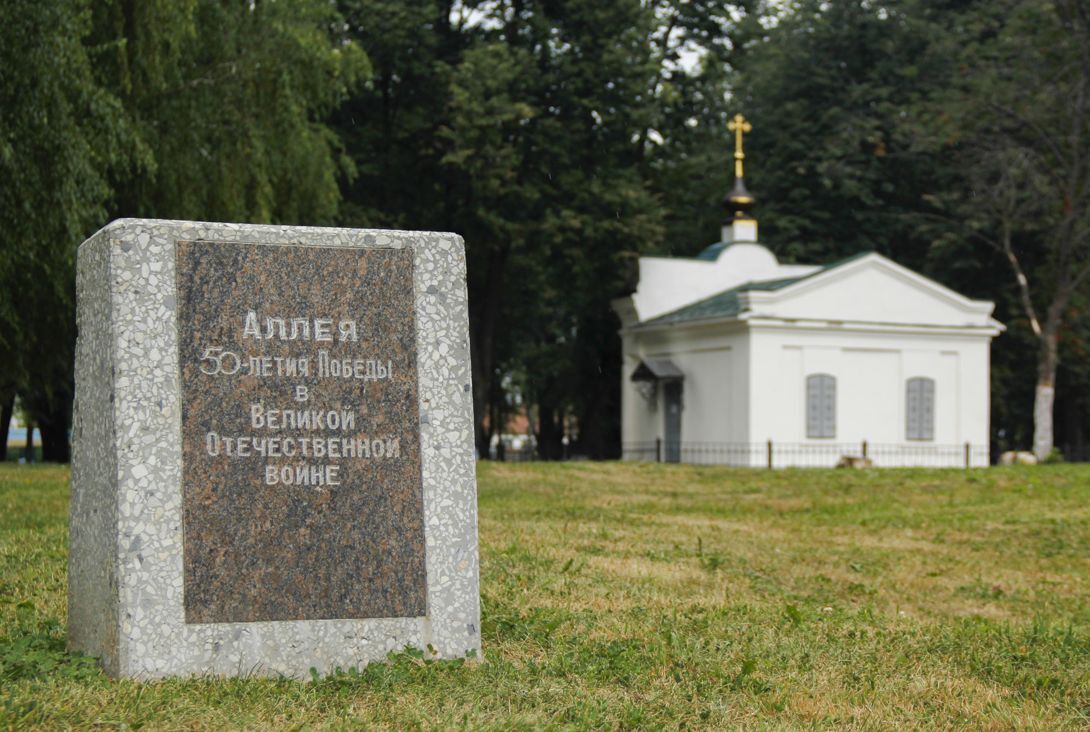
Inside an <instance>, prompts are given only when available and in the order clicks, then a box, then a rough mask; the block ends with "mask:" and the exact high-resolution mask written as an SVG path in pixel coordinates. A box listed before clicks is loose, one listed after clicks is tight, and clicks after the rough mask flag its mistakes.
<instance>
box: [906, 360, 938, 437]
mask: <svg viewBox="0 0 1090 732" xmlns="http://www.w3.org/2000/svg"><path fill="white" fill-rule="evenodd" d="M905 437H906V438H908V439H909V440H933V439H935V380H934V379H929V378H927V377H926V376H914V377H913V378H911V379H909V380H908V382H907V383H906V384H905Z"/></svg>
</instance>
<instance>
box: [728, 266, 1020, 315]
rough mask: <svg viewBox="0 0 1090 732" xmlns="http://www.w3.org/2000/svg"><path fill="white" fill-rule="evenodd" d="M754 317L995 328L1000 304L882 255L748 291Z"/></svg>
mask: <svg viewBox="0 0 1090 732" xmlns="http://www.w3.org/2000/svg"><path fill="white" fill-rule="evenodd" d="M742 299H743V310H744V311H745V312H746V313H747V315H748V317H749V318H755V317H772V318H778V319H790V320H799V321H827V322H828V321H832V322H867V323H882V324H896V325H927V326H947V327H985V328H995V327H997V326H999V324H998V323H997V322H996V321H994V320H992V318H991V317H990V316H991V312H992V309H993V307H994V305H993V304H992V303H990V302H985V301H979V300H970V299H969V298H966V297H964V296H963V295H960V294H958V293H956V292H954V291H953V290H950V289H949V288H947V287H944V286H942V285H940V284H939V283H937V282H935V281H934V280H930V279H928V278H926V277H924V276H922V275H920V274H917V273H916V272H913V271H912V270H909V269H907V268H905V267H902V266H901V265H899V264H897V263H895V262H893V261H891V260H889V259H886V258H885V257H883V256H881V255H879V254H873V253H871V254H866V255H862V256H860V257H857V258H853V259H852V260H848V261H846V262H845V263H842V264H840V265H838V266H833V267H828V268H826V269H824V270H822V271H821V272H819V273H817V274H815V275H812V276H810V277H805V278H801V279H799V280H796V281H795V282H792V283H790V284H789V285H787V286H786V287H782V288H779V289H776V290H764V291H753V292H747V293H745V294H744V295H743V298H742ZM1000 327H1001V326H1000Z"/></svg>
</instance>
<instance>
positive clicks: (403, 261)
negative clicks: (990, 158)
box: [176, 241, 426, 623]
mask: <svg viewBox="0 0 1090 732" xmlns="http://www.w3.org/2000/svg"><path fill="white" fill-rule="evenodd" d="M176 257H177V261H176V278H177V291H178V300H177V304H178V354H179V355H178V359H179V365H180V368H181V385H182V484H183V501H184V513H183V522H184V527H183V528H184V531H183V534H184V537H185V547H184V561H185V588H184V596H185V612H186V621H187V622H191V623H222V622H244V621H260V620H308V619H309V620H318V619H324V618H385V617H391V618H392V617H414V616H423V615H425V614H426V595H425V569H424V523H423V521H424V509H423V497H422V493H421V482H420V450H419V443H420V435H419V431H420V430H419V414H418V409H417V376H416V341H415V338H416V332H415V327H414V317H413V304H414V297H413V278H412V266H413V262H412V252H411V251H409V250H406V249H355V250H350V251H345V250H343V249H337V248H332V247H315V246H277V245H270V244H250V243H218V242H202V241H182V242H178V243H177V246H176Z"/></svg>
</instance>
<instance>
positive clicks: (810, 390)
mask: <svg viewBox="0 0 1090 732" xmlns="http://www.w3.org/2000/svg"><path fill="white" fill-rule="evenodd" d="M806 436H807V437H836V378H835V377H833V376H830V375H829V374H810V375H809V376H807V377H806Z"/></svg>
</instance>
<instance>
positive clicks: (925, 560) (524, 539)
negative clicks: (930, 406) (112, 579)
mask: <svg viewBox="0 0 1090 732" xmlns="http://www.w3.org/2000/svg"><path fill="white" fill-rule="evenodd" d="M479 477H480V535H481V593H482V601H483V608H484V610H483V623H482V625H483V633H484V638H483V640H484V661H483V662H482V663H471V664H461V663H427V662H424V661H422V660H421V659H420V658H419V657H418V654H410V653H406V654H400V655H398V656H396V657H394V658H393V659H392V660H391V661H390V662H389V663H388V664H375V665H372V666H370V667H367V668H366V669H363V670H360V671H359V672H358V673H357V672H349V673H343V674H339V675H335V676H332V677H329V678H325V679H322V680H320V681H317V682H313V683H304V682H292V681H284V680H263V679H233V680H215V679H196V680H187V681H179V680H173V681H164V682H156V683H136V682H130V681H122V682H116V681H111V680H109V679H107V678H106V677H105V676H103V675H102V674H101V673H100V672H99V671H98V670H97V668H96V667H95V666H94V664H93V663H92V662H89V661H88V660H87V659H83V658H78V657H77V658H73V657H70V656H67V655H65V653H64V627H65V555H66V536H67V528H66V524H67V517H66V511H67V478H68V474H67V472H66V471H65V470H63V469H60V468H50V467H37V466H31V467H25V466H24V467H12V466H0V726H8V727H15V728H34V727H38V728H49V729H53V728H64V727H79V728H92V727H94V728H99V727H106V728H111V727H114V728H120V727H125V728H138V727H146V728H150V729H164V728H166V729H178V728H186V729H192V728H262V727H282V728H330V729H345V728H348V729H352V728H358V727H368V728H376V727H377V728H389V729H404V728H444V729H445V728H463V727H466V728H474V729H478V728H486V729H511V728H515V729H538V728H556V729H563V728H570V729H584V728H633V727H644V728H663V727H665V728H681V727H686V728H724V727H726V728H732V727H747V728H753V727H756V728H776V729H779V728H811V727H819V728H844V727H858V728H868V729H869V728H884V729H905V728H918V729H932V728H952V727H959V728H960V727H969V728H984V729H1008V728H1027V727H1028V728H1037V729H1059V728H1070V729H1076V728H1087V727H1090V468H1086V467H1080V466H1048V467H1039V468H1009V469H998V468H997V469H990V470H979V471H972V472H966V471H957V470H896V471H894V470H889V471H783V472H765V471H737V470H728V469H718V468H699V467H686V466H664V465H649V464H643V465H641V464H608V463H604V464H603V463H570V464H564V465H487V464H485V465H482V466H481V467H480V470H479Z"/></svg>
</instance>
